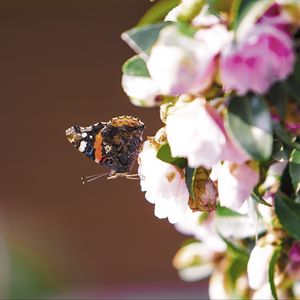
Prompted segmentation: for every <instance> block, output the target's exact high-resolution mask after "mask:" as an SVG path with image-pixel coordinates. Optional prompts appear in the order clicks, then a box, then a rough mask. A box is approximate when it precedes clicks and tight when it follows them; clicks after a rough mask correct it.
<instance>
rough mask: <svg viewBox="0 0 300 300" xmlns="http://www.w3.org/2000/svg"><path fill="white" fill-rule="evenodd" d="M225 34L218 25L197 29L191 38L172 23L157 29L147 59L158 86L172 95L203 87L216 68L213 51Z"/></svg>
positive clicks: (217, 47)
mask: <svg viewBox="0 0 300 300" xmlns="http://www.w3.org/2000/svg"><path fill="white" fill-rule="evenodd" d="M201 33H203V34H201ZM228 35H229V32H228V31H227V29H226V27H225V26H221V25H216V26H214V27H212V28H209V29H205V30H204V29H203V30H200V31H199V32H198V33H196V35H195V38H191V37H188V36H186V35H184V34H183V33H181V32H180V31H179V30H178V28H177V27H176V26H173V25H170V26H168V27H166V28H164V29H163V30H161V32H160V34H159V38H158V40H157V42H156V44H155V45H154V47H153V48H152V50H151V53H150V57H149V60H148V62H147V67H148V70H149V73H150V75H151V77H152V78H153V80H154V82H155V83H156V84H157V86H158V88H159V90H160V91H161V92H162V93H163V94H165V95H173V96H176V95H180V94H183V93H200V92H203V91H205V90H207V89H208V88H209V87H210V86H211V84H212V82H213V79H214V76H215V73H216V70H217V61H216V55H217V54H218V53H219V52H220V50H221V49H222V48H223V46H224V44H225V43H226V42H227V40H228Z"/></svg>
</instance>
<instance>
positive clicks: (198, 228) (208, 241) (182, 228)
mask: <svg viewBox="0 0 300 300" xmlns="http://www.w3.org/2000/svg"><path fill="white" fill-rule="evenodd" d="M201 216H203V213H202V212H192V211H191V210H188V211H187V213H186V214H185V216H184V218H183V219H182V220H181V221H180V222H178V223H177V224H175V228H176V229H177V230H178V231H179V232H181V233H183V234H186V235H193V236H194V238H196V239H198V240H200V241H202V242H203V244H204V245H205V247H206V248H207V249H208V251H214V252H224V251H225V250H226V244H225V242H224V241H223V240H222V239H221V237H220V236H219V235H218V232H217V227H216V223H215V219H216V218H215V214H214V213H210V214H209V215H208V216H207V217H206V219H205V220H203V221H201V222H200V219H201Z"/></svg>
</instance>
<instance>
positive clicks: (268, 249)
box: [247, 244, 275, 290]
mask: <svg viewBox="0 0 300 300" xmlns="http://www.w3.org/2000/svg"><path fill="white" fill-rule="evenodd" d="M274 250H275V247H274V246H273V245H259V244H257V245H256V246H255V247H254V248H253V250H252V251H251V254H250V257H249V261H248V266H247V272H248V279H249V286H250V287H251V288H252V289H255V290H256V289H259V288H261V287H263V286H264V285H265V284H266V283H268V281H269V275H268V270H269V264H270V260H271V257H272V255H273V252H274Z"/></svg>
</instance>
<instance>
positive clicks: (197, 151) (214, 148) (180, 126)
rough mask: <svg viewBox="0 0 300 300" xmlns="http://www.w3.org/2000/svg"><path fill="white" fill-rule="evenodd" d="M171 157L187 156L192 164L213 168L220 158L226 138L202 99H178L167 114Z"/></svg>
mask: <svg viewBox="0 0 300 300" xmlns="http://www.w3.org/2000/svg"><path fill="white" fill-rule="evenodd" d="M166 122H167V125H166V132H167V136H168V141H169V144H170V147H171V151H172V156H174V157H176V156H180V157H186V158H187V159H188V164H189V166H190V167H192V168H195V167H199V166H204V167H205V168H210V167H211V166H213V165H215V164H216V163H218V162H219V161H220V157H221V154H222V148H223V147H224V145H225V144H226V137H225V135H224V133H223V132H222V129H221V128H220V127H219V126H218V124H217V123H216V122H215V120H214V119H213V118H212V117H211V115H210V114H209V112H208V111H207V109H206V104H205V102H204V100H202V99H196V100H194V101H192V102H189V103H180V102H177V103H176V105H175V106H174V108H173V109H172V111H171V109H170V113H169V115H168V117H167V120H166Z"/></svg>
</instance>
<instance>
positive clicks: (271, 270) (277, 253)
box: [269, 247, 281, 300]
mask: <svg viewBox="0 0 300 300" xmlns="http://www.w3.org/2000/svg"><path fill="white" fill-rule="evenodd" d="M280 254H281V248H280V247H278V248H276V249H275V251H274V253H273V255H272V257H271V260H270V264H269V282H270V288H271V291H272V295H273V297H274V299H275V300H278V296H277V291H276V286H275V282H274V277H275V266H276V263H277V261H278V259H279V257H280Z"/></svg>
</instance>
